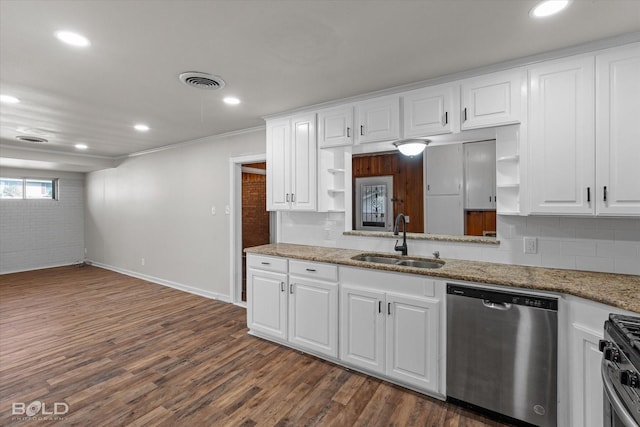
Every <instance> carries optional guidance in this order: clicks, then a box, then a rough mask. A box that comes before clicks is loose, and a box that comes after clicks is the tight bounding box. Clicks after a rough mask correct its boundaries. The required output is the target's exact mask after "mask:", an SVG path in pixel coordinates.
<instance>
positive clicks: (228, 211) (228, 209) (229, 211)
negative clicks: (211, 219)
mask: <svg viewBox="0 0 640 427" xmlns="http://www.w3.org/2000/svg"><path fill="white" fill-rule="evenodd" d="M224 213H225V214H227V215H229V214H230V213H231V208H230V207H229V206H225V207H224Z"/></svg>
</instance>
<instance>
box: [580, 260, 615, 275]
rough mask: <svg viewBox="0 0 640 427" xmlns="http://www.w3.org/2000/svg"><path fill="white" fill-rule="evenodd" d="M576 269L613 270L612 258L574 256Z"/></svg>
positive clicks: (610, 271)
mask: <svg viewBox="0 0 640 427" xmlns="http://www.w3.org/2000/svg"><path fill="white" fill-rule="evenodd" d="M576 269H577V270H585V271H602V272H609V273H613V272H614V262H613V258H601V257H595V256H576Z"/></svg>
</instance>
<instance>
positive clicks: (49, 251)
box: [0, 168, 85, 274]
mask: <svg viewBox="0 0 640 427" xmlns="http://www.w3.org/2000/svg"><path fill="white" fill-rule="evenodd" d="M0 175H1V176H2V177H6V178H58V179H59V200H7V199H0V274H3V273H10V272H16V271H25V270H34V269H39V268H47V267H55V266H60V265H69V264H74V263H79V262H82V260H83V259H84V180H85V176H84V174H82V173H70V172H56V171H39V170H24V169H13V168H0Z"/></svg>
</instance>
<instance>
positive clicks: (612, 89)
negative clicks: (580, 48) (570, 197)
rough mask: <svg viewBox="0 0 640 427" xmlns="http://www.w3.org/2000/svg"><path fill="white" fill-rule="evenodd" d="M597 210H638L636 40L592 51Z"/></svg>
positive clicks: (639, 53) (639, 52) (639, 58)
mask: <svg viewBox="0 0 640 427" xmlns="http://www.w3.org/2000/svg"><path fill="white" fill-rule="evenodd" d="M596 73H597V77H596V91H597V92H596V184H597V195H598V197H597V199H596V213H597V214H598V215H640V184H639V183H640V167H638V165H640V146H639V145H638V144H639V141H640V126H638V123H637V121H638V113H639V112H640V77H639V76H640V44H634V45H632V46H631V47H624V48H620V49H615V50H612V51H609V52H607V53H604V54H602V55H598V56H596Z"/></svg>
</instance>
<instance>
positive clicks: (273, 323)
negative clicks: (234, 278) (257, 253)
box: [247, 269, 287, 340]
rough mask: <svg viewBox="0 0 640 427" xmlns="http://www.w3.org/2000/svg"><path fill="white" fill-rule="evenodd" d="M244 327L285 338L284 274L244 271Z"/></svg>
mask: <svg viewBox="0 0 640 427" xmlns="http://www.w3.org/2000/svg"><path fill="white" fill-rule="evenodd" d="M247 326H248V327H249V329H251V330H252V331H256V332H260V333H263V334H266V335H270V336H272V337H274V338H278V339H281V340H286V339H287V275H286V274H282V273H271V272H267V271H261V270H254V269H249V270H248V271H247Z"/></svg>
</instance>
